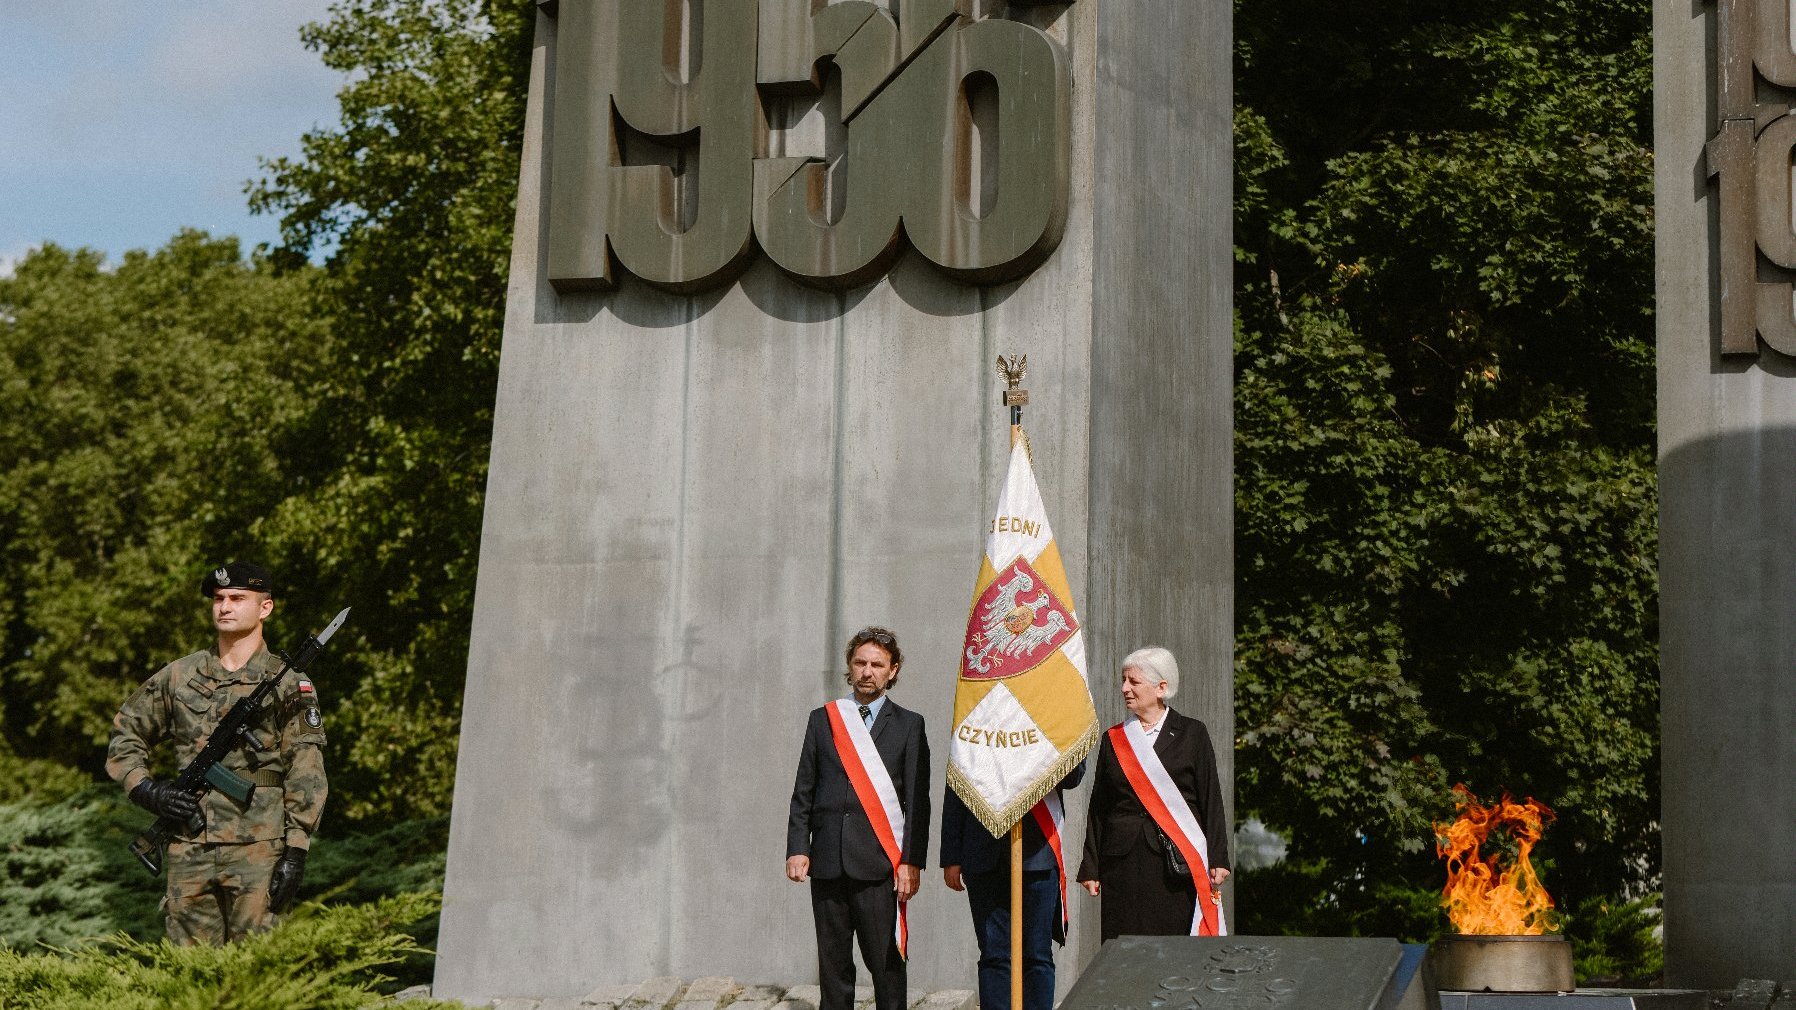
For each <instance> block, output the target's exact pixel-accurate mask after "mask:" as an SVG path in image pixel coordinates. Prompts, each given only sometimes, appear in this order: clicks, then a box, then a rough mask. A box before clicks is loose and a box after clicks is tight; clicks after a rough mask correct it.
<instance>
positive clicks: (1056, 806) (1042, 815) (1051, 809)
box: [1029, 789, 1072, 943]
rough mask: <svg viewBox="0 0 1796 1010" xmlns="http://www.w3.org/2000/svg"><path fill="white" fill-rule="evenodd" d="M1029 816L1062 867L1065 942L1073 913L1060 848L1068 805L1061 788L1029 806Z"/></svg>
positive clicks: (1061, 907) (1061, 923)
mask: <svg viewBox="0 0 1796 1010" xmlns="http://www.w3.org/2000/svg"><path fill="white" fill-rule="evenodd" d="M1029 816H1031V817H1033V818H1035V826H1036V827H1038V828H1040V829H1041V836H1042V837H1043V838H1045V839H1047V840H1048V848H1050V849H1052V850H1054V865H1055V866H1058V867H1059V868H1060V936H1061V938H1062V939H1061V941H1060V942H1062V943H1065V942H1066V940H1065V937H1066V932H1067V930H1068V929H1070V928H1072V919H1071V913H1070V912H1069V911H1068V909H1067V907H1066V856H1065V855H1063V854H1062V853H1061V850H1060V832H1061V829H1062V828H1064V827H1066V807H1065V805H1064V804H1062V803H1061V802H1060V790H1058V789H1053V790H1050V791H1049V792H1048V795H1046V796H1043V797H1042V798H1041V799H1040V800H1038V801H1036V804H1035V805H1034V806H1032V807H1030V808H1029Z"/></svg>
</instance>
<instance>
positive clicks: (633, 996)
mask: <svg viewBox="0 0 1796 1010" xmlns="http://www.w3.org/2000/svg"><path fill="white" fill-rule="evenodd" d="M685 987H686V980H685V979H683V978H678V977H675V976H672V975H659V976H656V977H655V978H651V979H646V980H644V981H642V982H640V983H638V984H637V985H636V987H635V988H634V989H631V990H630V995H629V996H628V997H627V998H625V1000H624V1004H623V1005H624V1006H642V1007H664V1006H666V1005H667V1004H669V1003H672V1002H673V1000H674V997H675V996H678V995H679V994H680V990H681V989H684V988H685Z"/></svg>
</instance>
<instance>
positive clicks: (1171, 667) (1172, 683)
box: [1122, 645, 1179, 700]
mask: <svg viewBox="0 0 1796 1010" xmlns="http://www.w3.org/2000/svg"><path fill="white" fill-rule="evenodd" d="M1131 666H1132V667H1134V668H1135V669H1137V670H1140V671H1141V672H1142V673H1145V674H1147V677H1148V681H1149V683H1152V682H1153V681H1156V680H1158V681H1163V682H1165V684H1166V697H1167V699H1168V700H1171V698H1172V696H1173V695H1175V694H1178V693H1179V661H1178V660H1176V659H1174V658H1172V653H1171V652H1168V651H1167V650H1165V649H1162V648H1160V647H1159V646H1158V645H1150V646H1147V647H1145V648H1141V649H1136V650H1135V651H1134V652H1131V653H1129V654H1128V655H1127V656H1125V657H1123V661H1122V668H1123V669H1125V670H1127V669H1128V668H1129V667H1131Z"/></svg>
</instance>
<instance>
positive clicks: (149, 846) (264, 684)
mask: <svg viewBox="0 0 1796 1010" xmlns="http://www.w3.org/2000/svg"><path fill="white" fill-rule="evenodd" d="M348 617H349V608H348V607H344V608H343V610H342V612H341V613H339V614H338V615H337V616H336V618H335V619H333V620H332V621H331V623H330V624H328V625H326V626H325V628H324V630H323V631H320V632H319V633H318V634H316V635H313V636H312V637H311V638H308V639H306V640H305V644H303V645H301V646H300V647H299V652H298V654H296V655H295V656H293V657H292V658H291V659H289V658H288V657H287V654H286V653H284V652H283V653H280V657H281V668H280V669H279V670H276V671H275V672H274V673H271V674H269V675H268V676H266V677H264V678H262V680H261V682H260V683H258V684H257V685H256V687H255V690H253V691H251V692H250V694H249V697H247V698H242V699H239V700H238V701H236V702H235V703H233V704H232V705H231V707H230V709H229V710H228V711H226V712H225V714H224V718H223V719H220V720H219V721H218V725H217V727H215V728H214V729H213V730H212V735H211V736H209V737H207V738H206V743H205V745H204V746H202V747H201V748H200V752H199V753H198V754H196V755H194V757H193V760H192V761H189V762H187V767H185V768H183V769H181V774H179V775H177V776H175V778H174V781H173V782H171V783H169V785H170V786H171V787H172V788H174V789H176V790H179V791H181V792H183V793H186V794H188V795H189V796H192V797H193V798H194V799H195V800H198V799H199V798H200V797H202V796H204V795H206V793H208V792H210V791H211V790H213V789H216V790H218V791H219V792H221V793H224V794H225V795H226V796H229V797H230V798H231V799H233V800H236V801H237V802H238V803H240V804H242V805H244V806H246V807H247V806H248V805H249V802H250V799H251V797H253V796H254V795H255V792H256V784H255V783H254V782H251V781H250V780H248V779H246V778H244V777H243V776H241V775H238V774H237V773H235V772H233V771H231V770H230V769H229V768H226V767H225V766H224V765H223V764H221V763H220V762H222V761H223V760H224V758H225V755H227V754H229V753H231V752H232V751H234V750H236V749H237V748H238V747H241V746H243V745H244V744H249V745H250V746H251V747H254V748H256V749H257V750H263V749H265V748H264V745H263V743H262V741H261V740H258V739H257V738H256V735H255V732H254V727H255V726H256V724H257V723H260V722H261V721H262V716H263V709H264V707H265V706H266V705H267V704H268V700H269V698H270V697H271V696H272V695H273V694H274V692H275V689H276V688H278V687H279V686H280V683H281V678H282V677H285V676H286V675H287V673H288V672H289V671H292V672H294V673H304V672H305V669H306V667H307V666H309V665H311V662H312V660H314V659H317V658H318V654H319V653H320V652H323V651H324V643H326V642H328V641H330V639H331V636H332V635H334V634H336V633H337V629H338V628H340V627H342V626H343V621H344V620H345V619H346V618H348ZM205 827H206V819H205V814H204V812H201V811H196V812H195V813H194V814H193V816H191V817H187V818H181V817H175V816H172V815H170V814H163V815H161V816H159V817H157V818H156V821H155V823H153V824H151V825H150V826H149V827H148V828H147V829H145V830H144V833H143V834H141V835H138V836H137V837H136V838H134V839H132V840H131V854H132V855H133V856H136V857H137V861H138V862H140V863H142V864H143V867H144V869H146V870H148V871H150V874H151V875H152V876H154V875H157V874H160V873H161V872H162V856H163V853H164V852H165V851H166V850H167V848H168V843H169V840H170V839H173V838H177V837H183V836H186V837H191V836H193V835H197V834H199V833H200V832H201V831H203V830H205Z"/></svg>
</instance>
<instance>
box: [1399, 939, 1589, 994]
mask: <svg viewBox="0 0 1796 1010" xmlns="http://www.w3.org/2000/svg"><path fill="white" fill-rule="evenodd" d="M1429 961H1430V962H1431V967H1432V968H1433V972H1434V982H1435V985H1436V986H1438V987H1439V988H1440V989H1442V990H1450V991H1455V992H1534V993H1543V992H1569V991H1570V990H1571V989H1573V988H1575V987H1576V985H1577V981H1576V979H1575V978H1574V977H1573V975H1572V949H1571V944H1570V943H1569V942H1567V941H1566V939H1565V937H1563V936H1557V935H1552V934H1545V935H1540V936H1467V935H1459V934H1456V935H1451V936H1443V937H1441V938H1440V939H1439V940H1437V941H1435V943H1434V946H1433V947H1432V948H1431V950H1430V955H1429Z"/></svg>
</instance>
